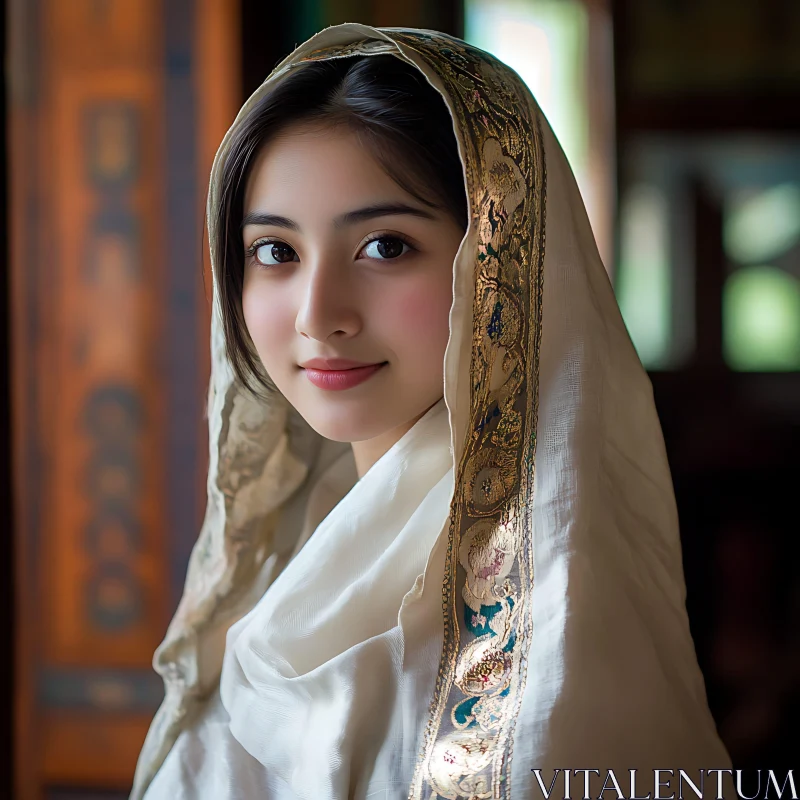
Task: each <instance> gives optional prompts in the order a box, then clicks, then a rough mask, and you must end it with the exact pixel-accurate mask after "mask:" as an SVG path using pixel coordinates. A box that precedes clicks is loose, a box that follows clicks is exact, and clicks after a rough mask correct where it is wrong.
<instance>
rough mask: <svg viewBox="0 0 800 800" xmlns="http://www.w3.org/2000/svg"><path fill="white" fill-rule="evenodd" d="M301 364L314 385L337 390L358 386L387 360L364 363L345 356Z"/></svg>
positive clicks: (317, 359) (313, 360)
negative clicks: (378, 362) (377, 362)
mask: <svg viewBox="0 0 800 800" xmlns="http://www.w3.org/2000/svg"><path fill="white" fill-rule="evenodd" d="M300 366H301V367H302V368H303V369H304V370H305V373H306V377H307V378H308V379H309V380H310V381H311V383H313V384H314V386H316V387H318V388H319V389H327V390H328V391H333V392H336V391H343V390H344V389H352V388H353V387H354V386H358V384H359V383H363V382H364V381H366V380H368V379H369V378H371V377H372V376H373V375H374V374H375V373H376V372H377V371H378V370H379V369H381V367H384V366H386V362H382V363H380V364H364V363H363V362H360V361H350V360H348V359H345V358H313V359H311V360H310V361H306V362H305V363H304V364H301V365H300Z"/></svg>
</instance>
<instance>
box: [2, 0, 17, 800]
mask: <svg viewBox="0 0 800 800" xmlns="http://www.w3.org/2000/svg"><path fill="white" fill-rule="evenodd" d="M0 63H2V64H5V63H6V3H5V0H0ZM0 109H2V111H0V114H2V123H1V124H0V153H2V158H0V220H1V221H0V309H2V311H0V636H2V640H1V641H0V654H2V657H0V663H2V665H3V666H2V669H0V687H2V700H0V709H2V711H0V797H11V776H12V775H13V769H12V758H13V733H12V731H13V724H14V723H13V720H14V714H13V697H14V681H13V663H14V660H13V653H14V648H13V642H14V603H13V597H14V548H13V543H14V537H13V536H12V535H11V532H12V530H13V515H12V507H11V495H12V492H11V440H10V413H9V406H10V397H9V394H10V384H11V382H10V380H9V372H10V370H9V358H8V353H9V327H10V314H9V285H8V284H9V269H8V234H7V231H8V206H7V197H8V188H7V184H8V169H7V157H6V152H7V150H6V81H5V76H4V80H3V81H2V83H0Z"/></svg>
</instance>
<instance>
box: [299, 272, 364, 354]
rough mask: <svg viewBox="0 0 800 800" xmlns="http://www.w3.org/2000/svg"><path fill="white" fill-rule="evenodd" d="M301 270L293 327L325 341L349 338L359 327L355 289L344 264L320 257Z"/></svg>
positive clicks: (303, 333)
mask: <svg viewBox="0 0 800 800" xmlns="http://www.w3.org/2000/svg"><path fill="white" fill-rule="evenodd" d="M307 266H308V269H306V270H303V271H302V272H303V276H302V280H301V286H300V287H298V290H299V292H300V302H299V306H298V309H297V318H296V320H295V330H296V331H297V332H298V333H299V334H300V335H301V336H305V337H306V338H307V339H316V340H317V341H319V342H326V341H328V340H329V339H331V337H335V338H349V337H351V336H355V335H356V334H357V333H358V332H359V331H360V330H361V324H362V323H361V315H360V313H359V311H358V307H357V292H356V291H354V288H355V287H353V286H352V285H351V283H350V278H349V276H348V274H347V270H346V268H343V267H341V266H339V265H337V264H336V263H334V262H333V261H332V260H330V259H327V258H324V257H323V258H320V259H318V260H316V261H314V262H313V263H311V264H308V262H307Z"/></svg>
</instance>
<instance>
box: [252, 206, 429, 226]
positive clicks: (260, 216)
mask: <svg viewBox="0 0 800 800" xmlns="http://www.w3.org/2000/svg"><path fill="white" fill-rule="evenodd" d="M398 215H406V216H410V217H421V218H422V219H436V217H435V216H434V215H433V214H432V213H431V212H429V211H425V210H424V209H422V208H415V207H414V206H407V205H406V204H405V203H376V204H375V205H371V206H366V207H365V208H357V209H355V210H354V211H347V212H345V213H344V214H340V215H339V216H338V217H336V219H334V221H333V227H334V228H342V227H344V226H346V225H355V224H356V223H357V222H364V221H365V220H369V219H375V218H376V217H391V216H398ZM248 225H273V226H275V227H276V228H286V229H287V230H290V231H299V230H300V226H299V225H298V224H297V223H296V222H295V221H294V220H292V219H289V218H288V217H282V216H280V215H279V214H268V213H266V212H264V211H251V212H250V213H249V214H246V215H245V217H244V219H243V220H242V225H241V227H242V230H244V228H246V227H247V226H248Z"/></svg>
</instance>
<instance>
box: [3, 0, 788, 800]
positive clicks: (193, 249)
mask: <svg viewBox="0 0 800 800" xmlns="http://www.w3.org/2000/svg"><path fill="white" fill-rule="evenodd" d="M2 18H3V22H4V25H5V33H4V35H3V37H2V40H3V43H4V44H3V46H4V48H5V52H4V55H5V58H4V64H5V82H4V86H3V91H4V100H5V102H4V103H3V104H2V105H3V110H4V114H5V125H4V126H2V128H1V129H0V135H2V136H3V142H4V144H5V148H4V153H5V158H4V159H3V161H2V181H0V205H1V206H2V212H3V216H4V220H5V221H6V222H7V223H8V224H7V225H3V226H0V232H1V234H0V253H2V258H3V264H4V266H5V268H4V269H3V270H2V277H3V279H2V281H0V301H2V307H3V312H2V318H3V320H4V321H6V325H5V326H2V330H1V331H0V372H1V373H2V375H3V377H5V378H6V379H7V380H6V385H7V386H8V391H7V392H6V393H3V394H2V397H1V398H0V491H2V494H3V497H2V498H0V514H2V515H3V518H2V520H1V521H0V522H2V524H3V528H4V529H5V530H7V531H8V532H9V534H8V535H7V536H6V537H4V539H3V544H2V547H3V552H2V553H1V554H0V565H2V566H1V567H0V568H2V569H3V570H4V574H3V575H2V579H1V580H0V585H2V587H3V588H2V591H3V592H4V596H3V602H2V604H1V605H2V614H3V615H4V618H3V620H2V625H0V630H1V631H2V636H3V637H4V639H5V641H4V642H3V644H4V645H5V647H4V651H5V652H6V653H7V654H9V655H8V656H7V658H6V659H5V661H6V662H7V663H8V664H9V665H13V676H11V677H10V678H9V679H7V680H5V681H3V682H2V685H0V690H2V692H3V693H4V694H5V699H7V701H8V702H7V707H8V709H9V710H8V713H7V714H5V715H4V717H3V719H2V720H0V724H2V734H3V736H2V742H0V745H2V746H0V750H1V751H2V758H4V759H5V763H3V764H2V765H0V798H2V797H10V798H11V797H13V798H17V799H18V800H45V799H46V800H68V798H69V799H71V800H78V799H79V798H80V799H81V800H83V799H84V798H85V799H86V800H89V798H95V800H100V798H103V799H104V800H111V799H112V798H114V800H116V798H122V797H125V796H126V791H127V789H128V788H129V786H130V783H131V778H132V774H133V768H134V764H135V759H136V756H137V754H138V751H139V748H140V746H141V743H142V740H143V738H144V735H145V731H146V729H147V725H148V723H149V720H150V718H151V717H152V714H153V713H154V711H155V709H156V707H157V705H158V703H159V700H160V697H161V691H162V690H161V684H160V681H159V679H158V678H157V677H156V675H155V673H153V671H152V669H151V667H150V661H151V657H152V653H153V650H154V649H155V647H156V645H157V644H158V643H159V641H160V640H161V638H162V636H163V634H164V632H165V630H166V625H167V622H168V620H169V619H170V616H171V614H172V612H173V610H174V609H175V606H176V604H177V600H178V597H179V595H180V591H181V586H182V583H183V578H184V573H185V569H186V563H187V558H188V554H189V551H190V548H191V546H192V544H193V541H194V539H195V537H196V535H197V532H198V529H199V526H200V522H201V517H202V513H203V510H204V505H205V487H204V480H205V470H206V463H207V436H206V432H205V421H204V419H203V404H204V399H205V389H206V382H207V378H208V370H209V357H208V325H209V296H210V278H209V276H208V268H207V258H205V250H204V248H205V245H204V236H205V234H204V229H203V206H204V201H205V191H206V184H207V179H208V173H209V169H210V164H211V159H212V157H213V154H214V152H215V150H216V147H217V145H218V143H219V141H220V139H221V138H222V136H223V134H224V132H225V130H226V129H227V127H228V126H229V124H230V123H231V121H232V119H233V117H234V115H235V113H236V111H237V110H238V107H239V105H240V104H241V102H242V101H243V99H244V98H245V97H246V96H247V95H248V94H249V93H250V92H252V91H253V90H254V89H255V88H256V87H257V86H258V84H259V83H260V82H261V81H262V80H263V79H264V78H265V77H266V76H267V74H268V73H269V72H270V70H271V69H272V67H273V66H274V65H275V64H276V63H277V62H278V61H279V60H280V59H282V58H283V57H284V56H285V55H287V54H288V53H289V52H290V51H291V49H292V48H293V46H294V45H295V44H297V43H299V42H302V41H303V40H305V39H306V38H307V37H308V36H310V35H311V34H312V33H314V32H316V31H318V30H320V29H321V28H323V27H325V26H327V25H331V24H336V23H340V22H345V21H357V22H364V23H368V24H371V25H377V26H410V27H422V28H434V29H439V30H442V31H447V32H449V33H453V34H455V35H457V36H461V37H464V38H466V39H467V40H468V41H470V42H473V43H474V44H476V45H478V46H480V47H482V48H485V49H487V50H490V51H491V52H493V53H495V54H496V55H497V56H499V57H500V58H501V59H503V60H504V61H506V62H507V63H509V64H510V65H511V66H512V67H514V68H515V69H516V70H517V71H518V73H519V74H520V76H521V77H522V78H523V79H524V80H525V81H526V82H527V83H528V85H529V86H530V87H531V89H532V90H533V92H534V94H535V95H536V96H537V98H538V99H539V101H540V103H541V105H542V107H543V109H544V111H545V113H546V115H547V117H548V119H549V120H550V122H551V124H552V125H553V127H554V129H555V132H556V134H557V135H558V137H559V139H560V141H561V143H562V145H563V147H564V149H565V151H566V153H567V156H568V158H569V160H570V162H571V164H572V166H573V168H574V170H575V173H576V175H577V178H578V182H579V184H580V188H581V191H582V193H583V196H584V200H585V202H586V205H587V208H588V210H589V214H590V217H591V220H592V225H593V227H594V231H595V235H596V238H597V241H598V245H599V248H600V251H601V254H602V257H603V260H604V263H605V264H606V268H607V270H608V272H609V275H610V276H611V279H612V281H613V283H614V287H615V290H616V292H617V296H618V299H619V302H620V306H621V308H622V312H623V315H624V317H625V320H626V323H627V325H628V327H629V330H630V332H631V335H632V337H633V339H634V342H635V344H636V347H637V350H638V352H639V354H640V356H641V359H642V361H643V362H644V364H645V366H646V367H647V368H648V370H649V371H650V373H651V377H652V381H653V386H654V390H655V396H656V401H657V404H658V409H659V413H660V416H661V420H662V424H663V427H664V433H665V437H666V441H667V448H668V452H669V456H670V462H671V466H672V470H673V477H674V480H675V488H676V493H677V497H678V505H679V511H680V517H681V525H682V538H683V549H684V561H685V570H686V579H687V587H688V600H687V605H688V608H689V613H690V618H691V624H692V630H693V634H694V637H695V642H696V647H697V653H698V657H699V660H700V664H701V667H702V669H703V672H704V674H705V678H706V684H707V689H708V695H709V701H710V704H711V708H712V711H713V713H714V716H715V718H716V720H717V724H718V726H719V730H720V733H721V735H722V737H723V739H724V741H725V743H726V744H727V746H728V748H729V750H730V753H731V755H732V757H733V760H734V764H735V766H737V767H741V768H753V767H763V768H772V769H788V768H792V767H794V768H797V767H798V766H800V765H798V763H797V755H798V752H800V748H799V747H798V739H800V737H798V736H797V735H796V730H795V729H796V722H795V721H796V719H797V716H798V713H800V571H799V570H798V559H799V558H800V545H798V532H799V531H798V522H797V519H798V511H797V509H795V507H794V500H795V498H796V497H798V495H800V483H798V478H800V471H798V469H797V466H796V463H797V458H798V452H800V2H797V0H403V2H400V1H399V0H270V1H269V2H267V0H4V1H3V2H2ZM624 657H625V656H624V653H621V654H620V658H624ZM654 724H657V721H654ZM708 766H709V767H712V766H715V765H708Z"/></svg>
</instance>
